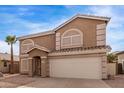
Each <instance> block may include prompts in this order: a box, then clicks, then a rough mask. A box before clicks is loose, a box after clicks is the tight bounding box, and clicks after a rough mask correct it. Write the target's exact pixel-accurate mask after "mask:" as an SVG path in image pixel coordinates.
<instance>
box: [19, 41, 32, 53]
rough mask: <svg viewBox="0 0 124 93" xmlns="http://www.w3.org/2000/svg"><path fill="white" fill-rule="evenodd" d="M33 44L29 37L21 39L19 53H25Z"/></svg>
mask: <svg viewBox="0 0 124 93" xmlns="http://www.w3.org/2000/svg"><path fill="white" fill-rule="evenodd" d="M33 46H34V42H33V40H31V39H27V40H24V41H22V43H21V53H26V52H27V51H28V50H29V49H31V48H32V47H33Z"/></svg>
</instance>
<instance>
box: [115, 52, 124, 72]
mask: <svg viewBox="0 0 124 93" xmlns="http://www.w3.org/2000/svg"><path fill="white" fill-rule="evenodd" d="M116 55H117V60H118V71H119V74H121V73H124V51H117V52H116Z"/></svg>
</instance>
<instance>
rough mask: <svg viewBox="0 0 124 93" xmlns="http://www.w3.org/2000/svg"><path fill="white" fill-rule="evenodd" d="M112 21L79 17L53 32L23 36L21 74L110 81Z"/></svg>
mask: <svg viewBox="0 0 124 93" xmlns="http://www.w3.org/2000/svg"><path fill="white" fill-rule="evenodd" d="M109 20H110V18H108V17H100V16H92V15H80V14H78V15H76V16H74V17H72V18H71V19H70V20H68V21H66V22H65V23H63V24H62V25H60V26H58V27H57V28H55V29H53V30H52V31H47V32H42V33H37V34H32V35H27V36H22V37H19V38H18V39H19V41H20V73H21V74H28V75H29V76H35V75H37V76H41V77H47V76H50V77H64V78H88V79H106V78H107V57H106V53H107V52H108V51H110V50H111V48H110V47H109V46H106V26H107V23H108V22H109Z"/></svg>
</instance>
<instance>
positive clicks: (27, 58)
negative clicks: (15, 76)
mask: <svg viewBox="0 0 124 93" xmlns="http://www.w3.org/2000/svg"><path fill="white" fill-rule="evenodd" d="M25 60H26V61H27V69H22V63H23V61H25ZM20 68H21V71H29V61H28V58H23V59H21V67H20Z"/></svg>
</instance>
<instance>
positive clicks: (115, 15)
mask: <svg viewBox="0 0 124 93" xmlns="http://www.w3.org/2000/svg"><path fill="white" fill-rule="evenodd" d="M121 9H122V10H123V9H124V7H119V6H92V7H89V8H88V11H90V12H91V14H94V15H97V16H108V17H111V20H110V22H109V23H108V27H107V44H109V45H110V46H111V47H112V48H113V50H123V49H124V48H123V46H122V45H124V43H123V42H122V40H124V36H123V35H124V31H123V25H124V19H123V18H122V16H124V14H123V13H122V12H119V11H121Z"/></svg>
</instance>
